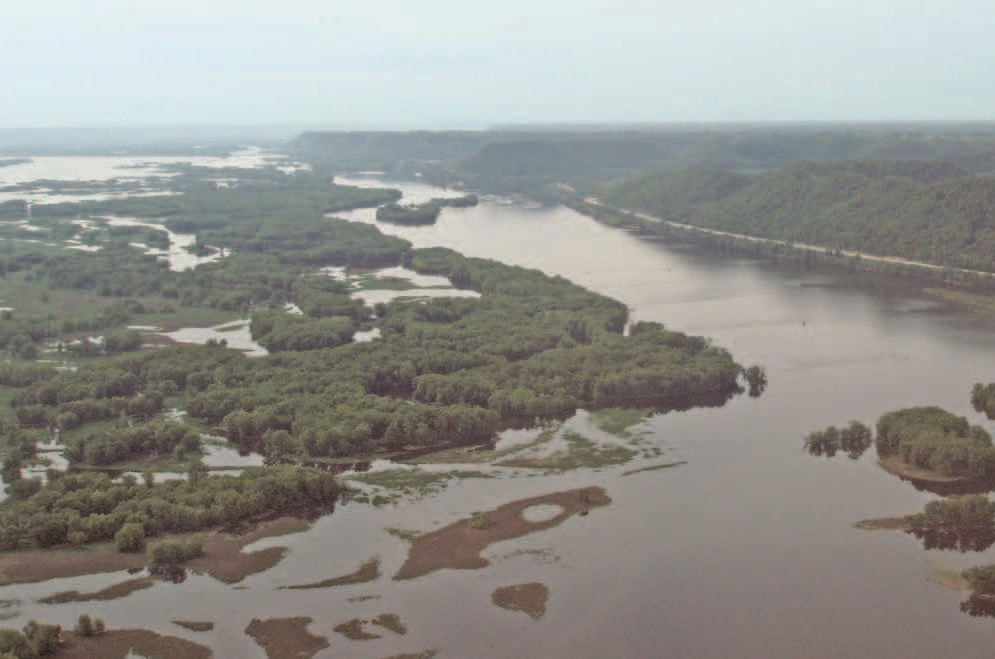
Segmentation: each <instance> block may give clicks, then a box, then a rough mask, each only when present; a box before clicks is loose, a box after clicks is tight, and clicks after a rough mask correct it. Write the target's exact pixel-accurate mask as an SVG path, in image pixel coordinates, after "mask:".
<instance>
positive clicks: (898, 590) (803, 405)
mask: <svg viewBox="0 0 995 659" xmlns="http://www.w3.org/2000/svg"><path fill="white" fill-rule="evenodd" d="M337 182H339V183H344V184H354V185H364V186H376V187H383V186H385V185H387V186H389V187H396V188H398V189H401V190H402V191H403V192H404V193H405V197H406V200H409V201H410V200H420V201H424V200H426V199H428V198H431V197H432V196H441V194H442V193H441V191H439V190H438V189H434V188H431V187H430V186H427V185H424V184H416V183H407V182H405V183H401V182H393V181H391V182H387V183H385V181H384V179H380V178H376V177H371V176H357V177H339V178H337ZM336 215H337V216H339V217H345V218H348V219H352V220H356V221H366V222H374V219H373V217H374V211H373V210H372V209H368V210H359V211H353V212H348V213H339V214H336ZM378 226H380V228H381V229H382V230H383V231H384V232H385V233H390V234H394V235H399V236H402V237H404V238H406V239H408V240H410V241H412V242H413V243H414V244H415V246H417V247H427V246H446V247H451V248H453V249H455V250H458V251H460V252H462V253H464V254H467V255H469V256H480V257H488V258H494V259H497V260H499V261H503V262H506V263H510V264H515V265H522V266H527V267H535V268H539V269H541V270H543V271H544V272H546V273H549V274H558V275H562V276H564V277H566V278H567V279H570V280H571V281H573V282H575V283H578V284H581V285H583V286H586V287H588V288H591V289H593V290H596V291H598V292H600V293H603V294H605V295H609V296H611V297H614V298H617V299H619V300H622V301H623V302H625V303H626V304H627V305H629V306H630V307H631V308H632V310H633V311H632V316H633V318H634V319H637V320H655V321H660V322H663V323H665V324H666V325H667V326H668V327H670V328H672V329H676V330H680V331H684V332H688V333H692V334H702V335H706V336H709V337H711V338H712V339H714V341H715V342H716V343H717V344H719V345H721V346H723V347H726V348H728V349H729V350H730V351H731V352H732V354H733V355H734V357H735V358H736V359H737V361H739V362H740V363H742V364H744V365H750V364H754V363H759V364H762V365H764V366H765V367H766V369H767V373H768V376H769V379H770V384H769V386H768V388H767V390H766V392H765V393H764V394H763V395H762V396H761V397H760V398H756V399H754V398H749V397H748V396H746V395H745V394H744V395H741V396H738V397H736V398H734V399H733V400H732V401H731V402H729V403H728V404H726V405H725V406H724V407H722V408H707V409H695V410H691V411H687V412H671V413H668V414H664V415H657V416H654V417H652V418H650V419H649V421H648V422H647V423H646V424H645V425H644V426H643V428H645V430H647V431H649V434H648V437H647V440H646V441H647V442H648V443H649V445H653V446H659V447H660V448H662V449H663V451H664V453H663V456H662V457H661V459H665V460H666V461H668V462H670V461H683V460H686V461H687V464H684V465H682V466H679V467H675V468H672V469H666V470H663V471H655V472H644V473H640V474H635V475H632V476H630V477H622V471H623V469H622V468H606V469H601V470H597V471H590V470H583V469H580V470H574V471H568V472H564V473H561V474H551V475H547V474H543V475H537V476H534V477H528V474H529V472H528V471H527V470H517V471H515V472H514V473H512V470H508V472H509V473H506V474H504V475H503V476H502V477H500V478H490V479H476V478H474V479H462V480H458V479H454V480H453V481H451V482H450V483H449V485H448V487H447V488H446V489H445V490H443V491H441V492H440V493H438V494H434V495H431V496H427V497H424V498H421V499H418V500H408V499H404V500H401V501H400V502H399V503H397V504H396V505H387V506H383V507H379V508H376V507H373V506H371V505H366V504H361V503H355V502H353V503H348V504H346V505H342V506H340V507H339V508H338V509H337V510H336V512H335V513H334V514H333V515H331V516H327V517H325V518H322V519H321V520H319V521H318V522H317V523H316V524H315V526H314V527H313V528H312V529H311V530H310V531H307V532H305V533H300V534H296V535H290V536H286V537H279V538H271V539H268V540H264V541H261V542H259V543H257V544H256V545H254V546H251V547H250V549H256V548H262V547H266V546H287V547H289V548H290V552H289V554H288V555H287V557H286V558H285V559H284V560H283V561H282V562H281V563H279V564H278V565H276V566H275V567H274V568H272V569H270V570H268V571H266V572H263V573H260V574H256V575H253V576H250V577H249V578H248V579H246V580H245V581H244V582H243V583H242V584H239V585H238V586H237V587H234V588H233V587H232V586H227V585H224V584H221V583H219V582H217V581H215V580H213V579H211V578H210V577H207V576H201V575H190V576H189V577H188V578H187V579H186V581H185V582H183V583H180V584H171V583H157V584H156V585H155V586H154V587H152V588H149V589H146V590H142V591H138V592H136V593H134V594H132V595H130V596H129V597H127V598H124V599H118V600H110V601H106V602H99V603H81V604H64V605H38V604H34V603H33V602H34V600H36V599H37V598H38V597H41V596H45V595H49V594H51V593H53V592H57V591H65V590H70V589H78V590H80V591H83V592H88V591H96V590H99V589H100V588H103V587H105V586H108V585H110V584H114V583H118V582H120V581H123V580H124V579H126V578H128V577H127V576H126V575H122V574H120V573H118V574H105V575H94V576H87V577H80V578H75V579H62V580H58V581H49V582H44V583H39V584H27V585H14V586H7V587H4V588H0V599H4V598H17V599H20V600H21V601H22V603H23V612H22V615H21V616H19V617H18V618H17V619H15V621H14V622H16V623H17V625H18V626H20V625H22V624H24V623H25V622H26V621H27V620H28V619H29V618H31V617H36V618H38V619H39V620H45V621H51V622H59V623H61V624H63V625H68V624H71V623H72V622H73V621H74V620H75V618H76V616H78V615H79V613H82V612H94V611H99V612H100V615H102V616H103V617H104V618H105V619H106V620H107V621H108V624H109V625H110V626H112V627H117V628H120V627H146V628H150V629H155V630H157V631H160V632H163V633H168V634H172V635H176V636H183V637H185V638H189V639H191V640H195V641H197V642H200V643H206V644H209V645H211V646H212V647H213V648H214V649H215V651H216V652H217V653H218V655H219V656H222V657H235V656H258V655H260V654H261V650H260V648H259V647H258V646H257V645H256V644H255V643H254V642H253V641H252V639H251V638H249V637H248V636H246V635H245V634H244V633H243V631H242V630H244V628H245V626H246V624H248V622H249V620H250V619H252V618H253V617H257V618H270V617H288V616H310V617H312V618H314V622H313V623H311V625H310V626H309V629H310V630H311V631H312V633H316V634H320V635H323V636H328V637H329V642H330V644H331V646H330V647H329V648H328V649H326V650H324V651H322V652H320V653H319V654H318V655H317V656H328V657H343V656H345V657H351V656H356V657H382V656H387V655H390V654H394V653H398V652H415V651H422V650H427V649H429V648H437V649H439V651H440V656H443V657H487V656H494V657H523V656H535V657H624V656H628V657H649V656H664V655H666V656H694V657H718V656H755V657H771V656H794V657H797V656H806V657H813V656H837V657H838V656H899V655H901V656H922V657H935V656H953V655H960V656H979V655H984V656H987V655H990V654H991V647H992V641H993V639H995V620H992V619H989V618H972V617H969V616H967V615H965V614H964V613H961V611H960V609H959V603H960V602H961V601H962V600H964V599H965V598H966V593H962V592H957V591H954V590H950V589H948V588H947V587H945V586H942V585H939V584H938V583H935V582H934V581H931V578H932V577H933V576H934V573H935V571H936V565H937V564H936V561H935V560H931V559H935V558H939V559H942V561H945V562H946V563H949V565H950V566H954V567H958V568H959V567H960V566H969V565H977V564H984V563H989V562H993V560H995V551H993V550H989V551H988V552H983V553H980V554H966V555H961V554H955V553H951V552H935V551H934V552H926V551H924V550H923V549H922V546H921V544H920V543H919V541H917V540H916V539H915V538H913V537H912V536H909V535H906V534H903V533H900V532H895V531H863V530H857V529H854V528H853V527H852V524H853V523H854V522H856V521H858V520H861V519H865V518H869V517H884V516H893V515H904V514H907V513H912V512H917V511H919V510H920V509H921V508H922V506H923V504H924V503H925V502H926V501H929V500H931V499H932V498H934V497H933V495H930V494H927V493H923V492H918V491H916V490H915V489H914V488H913V487H912V486H911V485H910V484H909V483H907V482H903V481H901V480H900V479H898V478H897V477H895V476H892V475H889V474H887V473H885V472H884V471H882V470H881V469H880V468H878V467H877V465H876V464H875V455H874V451H873V449H872V450H870V451H868V452H867V453H866V454H865V455H864V456H863V458H861V459H860V460H858V461H851V460H849V459H848V458H846V457H845V455H842V454H841V455H840V456H838V457H836V458H835V459H825V458H814V457H811V456H809V455H807V454H806V453H804V452H803V451H802V436H803V435H804V434H806V433H807V432H809V431H811V430H814V429H818V428H822V427H825V426H826V425H828V424H831V423H833V424H836V425H842V424H845V423H846V422H847V421H849V420H850V419H858V420H861V421H863V422H865V423H867V424H869V425H871V424H873V422H874V421H875V420H876V419H877V417H878V416H879V415H880V414H882V413H883V412H885V411H888V410H890V409H894V408H898V407H904V406H910V405H925V404H939V405H943V406H945V407H947V408H948V409H950V410H951V411H954V412H956V413H958V414H964V415H967V416H968V417H969V418H970V419H971V421H972V422H973V423H980V424H982V425H984V426H985V427H986V428H988V429H989V430H992V429H995V428H993V424H991V423H990V422H988V421H986V420H984V419H983V417H980V416H979V415H978V414H976V413H974V412H973V410H971V408H970V405H969V401H968V395H969V390H970V387H971V385H972V384H973V383H974V382H976V381H985V382H988V381H991V380H995V332H993V329H995V327H993V326H992V325H991V324H990V323H986V322H985V321H982V320H979V319H977V318H975V317H973V316H970V315H967V314H965V313H961V312H958V311H955V310H950V309H948V308H946V307H943V306H942V305H940V304H939V303H935V302H932V301H930V300H928V299H926V298H923V297H921V296H918V295H917V294H915V293H912V292H902V291H901V290H898V288H897V286H893V287H892V290H890V291H884V292H882V291H881V290H871V289H869V288H867V287H865V288H854V287H853V284H854V282H853V281H852V280H847V279H845V278H844V277H843V276H831V275H825V274H806V273H799V272H796V271H791V270H787V269H782V268H779V267H776V266H773V265H771V264H767V263H762V262H754V261H747V260H743V259H733V258H728V257H717V256H712V255H707V254H703V253H701V252H699V251H696V250H692V249H690V248H687V247H683V246H679V245H675V246H668V245H663V244H658V243H654V242H650V241H647V240H643V239H640V238H637V237H635V236H633V235H631V234H628V233H626V232H624V231H620V230H617V229H611V228H607V227H604V226H602V225H600V224H597V223H596V222H594V221H593V220H591V219H589V218H586V217H584V216H581V215H579V214H577V213H576V212H574V211H572V210H569V209H566V208H556V209H534V208H529V207H525V206H522V205H516V204H507V203H504V202H503V201H501V200H489V199H486V198H485V199H483V200H482V201H481V204H480V205H479V206H477V207H475V208H468V209H452V208H446V209H444V210H443V211H442V215H441V217H440V219H439V221H438V222H437V224H435V225H434V226H428V227H416V228H415V227H398V226H394V225H389V224H382V223H378ZM570 423H573V424H577V425H579V426H584V424H585V423H586V421H585V415H583V414H581V415H578V418H575V419H574V420H573V421H571V422H570ZM585 432H590V433H591V434H594V433H596V432H597V431H596V430H593V429H590V428H585ZM659 461H660V460H657V462H659ZM637 466H641V465H637ZM474 468H475V467H474ZM516 474H517V475H516ZM588 485H600V486H602V487H604V488H605V490H606V491H607V493H608V495H609V496H610V497H611V498H612V500H613V501H612V503H611V504H610V505H608V506H605V507H601V508H598V509H596V510H593V511H592V512H591V514H590V515H588V516H584V517H579V516H578V517H572V518H570V519H568V520H566V521H565V522H564V523H563V524H562V525H560V526H556V527H554V528H551V529H548V530H545V531H541V532H539V533H535V534H532V535H528V536H525V537H523V538H520V539H517V540H509V541H505V542H502V543H499V544H496V545H492V546H491V547H490V548H489V549H487V550H486V551H485V552H484V554H483V555H484V556H485V557H486V558H488V559H489V560H490V561H491V564H490V565H489V566H487V567H484V568H481V569H479V570H442V571H439V572H434V573H432V574H428V575H426V576H422V577H419V578H416V579H412V580H409V581H392V580H391V577H392V576H393V575H394V574H395V573H396V572H397V570H398V568H399V567H400V565H401V564H402V563H403V562H404V559H405V556H406V554H407V547H408V544H407V542H405V541H404V540H402V539H400V538H398V537H395V536H394V535H391V534H389V533H387V532H386V531H385V529H387V528H391V527H395V528H401V529H405V530H411V531H418V532H423V531H431V530H434V529H437V528H441V527H443V526H445V525H447V524H449V523H451V522H453V521H455V520H457V519H462V518H465V517H467V516H468V515H470V514H471V513H473V512H475V511H483V510H490V509H493V508H495V507H497V506H499V505H501V504H504V503H508V502H510V501H514V500H517V499H522V498H526V497H531V496H536V495H541V494H546V493H549V492H556V491H560V490H567V489H571V488H575V487H583V486H588ZM373 557H379V558H380V561H381V572H382V575H383V576H381V577H380V578H379V579H378V580H377V581H374V582H370V583H365V584H357V585H350V586H342V587H336V588H325V589H314V590H278V589H277V587H279V586H285V585H290V584H301V583H308V582H314V581H318V580H321V579H326V578H329V577H334V576H338V575H342V574H346V573H348V572H351V571H353V570H355V569H356V568H357V567H359V566H360V565H361V564H363V563H364V562H365V561H368V560H369V559H371V558H373ZM530 581H538V582H542V583H543V584H545V585H546V586H548V588H549V601H548V603H547V605H546V614H545V616H544V617H543V618H542V619H541V620H538V621H536V620H533V619H531V618H530V617H528V616H526V615H523V614H522V613H520V612H514V611H508V610H504V609H501V608H498V607H496V606H494V605H493V604H492V603H491V593H492V591H494V590H495V588H498V587H501V586H507V585H511V584H521V583H525V582H530ZM367 595H376V596H379V597H380V598H379V599H369V600H363V601H352V602H350V601H349V598H356V597H361V596H367ZM381 612H392V613H396V614H398V615H399V616H400V618H401V620H402V621H403V623H404V625H405V626H406V627H407V630H408V631H407V634H406V635H403V636H401V635H397V634H393V633H390V632H384V633H383V638H380V639H375V640H370V641H364V642H355V641H349V640H346V639H345V638H344V637H342V636H340V635H338V634H335V633H333V632H332V628H333V627H334V626H335V625H337V624H339V623H341V622H344V621H346V620H348V619H350V618H354V617H360V618H370V617H372V616H375V615H377V614H378V613H381ZM176 618H181V619H187V620H212V621H214V622H216V625H217V626H216V628H215V630H214V631H213V632H211V633H196V632H190V631H186V630H183V629H180V628H178V627H176V626H174V625H171V624H170V622H169V621H170V620H171V619H176Z"/></svg>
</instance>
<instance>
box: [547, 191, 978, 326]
mask: <svg viewBox="0 0 995 659" xmlns="http://www.w3.org/2000/svg"><path fill="white" fill-rule="evenodd" d="M560 201H561V203H563V204H564V205H566V206H568V207H569V208H571V209H573V210H576V211H577V212H579V213H581V214H583V215H587V216H588V217H591V218H592V219H594V220H597V221H598V222H602V223H605V224H608V225H609V226H614V227H616V228H620V229H623V230H627V231H630V232H633V233H636V234H639V235H641V236H643V237H659V238H665V239H667V240H672V241H677V242H687V243H691V244H696V245H701V246H703V247H707V248H710V249H714V250H716V251H719V252H723V253H739V254H747V255H750V256H761V257H767V258H773V259H775V260H783V261H791V262H801V263H804V264H805V265H806V266H808V267H813V268H814V267H829V268H832V269H836V270H844V271H847V272H867V273H882V274H889V275H894V276H898V277H902V278H911V279H916V280H922V281H924V282H931V283H933V284H939V285H941V286H944V287H949V288H950V289H954V290H960V291H971V292H975V293H976V292H987V291H995V274H993V273H990V272H985V271H983V270H970V269H966V268H955V267H949V266H943V265H939V264H935V263H928V262H924V261H915V260H911V259H904V258H900V257H896V256H886V255H877V254H870V253H867V252H860V251H855V250H847V249H840V248H835V247H828V246H825V245H813V244H806V243H798V242H794V241H788V240H778V239H774V238H763V237H759V236H752V235H748V234H741V233H733V232H729V231H721V230H718V229H710V228H708V227H702V226H698V225H694V224H686V223H682V222H675V221H673V220H668V219H666V218H661V217H657V216H655V215H651V214H650V213H645V212H642V211H634V210H629V209H623V208H616V207H613V206H610V205H608V204H605V203H604V202H602V201H601V200H600V199H598V198H597V197H581V196H580V195H578V194H576V193H575V192H573V191H572V190H570V189H567V188H561V198H560ZM936 297H940V296H936ZM982 297H986V296H982ZM952 298H953V296H951V297H948V298H947V300H948V301H958V302H961V303H964V302H965V299H959V300H954V299H952ZM968 306H971V307H972V310H974V308H975V307H977V306H979V304H978V302H975V303H974V305H968ZM980 306H983V307H988V306H989V305H988V304H984V303H982V304H981V305H980ZM993 313H995V312H993Z"/></svg>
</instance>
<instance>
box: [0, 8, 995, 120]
mask: <svg viewBox="0 0 995 659" xmlns="http://www.w3.org/2000/svg"><path fill="white" fill-rule="evenodd" d="M8 4H11V5H12V6H10V7H5V8H4V18H3V22H2V23H0V58H3V60H4V61H6V62H9V63H11V66H9V67H8V69H9V71H7V72H5V73H6V75H5V77H4V102H3V103H2V104H0V126H10V127H25V128H27V127H75V126H119V125H128V126H162V125H185V126H190V125H198V126H202V125H218V124H226V125H230V124H231V122H232V121H235V122H237V123H239V124H242V125H249V126H274V125H288V124H292V125H304V126H322V127H340V128H342V129H346V128H349V129H357V128H367V129H384V128H390V129H393V130H402V129H407V130H410V129H433V130H439V129H444V128H460V129H480V130H482V129H485V128H486V127H489V126H497V125H500V126H519V125H536V124H539V125H542V124H567V125H576V124H619V123H626V124H628V123H634V124H658V123H670V122H677V123H688V122H691V123H710V122H721V123H752V122H757V121H760V122H767V121H786V122H813V121H814V122H837V121H842V122H881V121H915V122H926V121H957V122H973V121H979V122H984V121H992V120H995V93H993V91H992V87H991V84H990V81H991V79H992V73H993V68H992V66H993V65H992V63H993V62H995V40H993V39H992V38H991V35H992V34H993V33H995V5H993V3H991V2H990V0H951V1H950V2H947V3H944V4H942V5H937V4H936V3H935V2H934V1H933V0H901V1H899V0H874V2H867V1H866V0H836V1H835V2H825V1H824V0H820V1H818V2H815V1H808V2H804V1H803V2H799V1H798V0H699V2H696V3H684V2H673V1H671V2H666V1H665V2H649V1H648V0H615V1H614V2H611V3H609V2H607V1H606V0H570V1H569V2H568V1H567V0H542V1H541V2H536V1H535V0H505V2H503V3H501V5H500V6H499V7H476V6H467V5H466V4H465V3H462V2H457V1H456V0H423V1H422V2H418V3H411V2H403V1H402V0H374V1H372V2H371V1H370V0H336V2H334V3H327V2H326V3H322V2H317V0H284V1H283V2H281V3H272V2H267V1H266V0H237V1H236V0H169V1H168V2H167V1H166V0H146V1H143V2H138V3H136V2H129V3H126V2H122V1H121V0H87V1H86V2H81V0H35V1H34V2H31V3H8ZM14 63H16V64H14ZM895 117H899V119H889V118H895ZM903 117H904V118H903Z"/></svg>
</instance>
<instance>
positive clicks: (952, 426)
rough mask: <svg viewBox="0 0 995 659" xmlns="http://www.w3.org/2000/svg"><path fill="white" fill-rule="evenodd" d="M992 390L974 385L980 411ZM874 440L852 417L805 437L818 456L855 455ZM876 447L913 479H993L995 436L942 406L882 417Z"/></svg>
mask: <svg viewBox="0 0 995 659" xmlns="http://www.w3.org/2000/svg"><path fill="white" fill-rule="evenodd" d="M993 390H995V386H992V385H982V384H976V385H975V386H974V388H973V390H972V395H971V400H972V403H973V405H974V407H975V409H976V410H978V411H979V412H985V411H986V408H985V406H986V405H987V404H988V403H989V399H988V397H987V396H988V394H990V392H991V391H993ZM988 418H992V415H990V414H989V415H988ZM871 443H872V433H871V430H870V429H869V428H868V427H867V426H865V425H864V424H862V423H860V422H859V421H851V422H850V424H849V425H848V426H847V427H845V428H842V429H838V428H836V427H835V426H830V427H828V428H826V429H825V430H822V431H815V432H812V433H809V434H808V435H807V436H806V437H805V449H806V450H807V451H808V452H809V453H811V454H812V455H817V456H821V455H826V456H828V457H832V456H834V455H835V454H836V453H837V452H839V451H843V452H845V453H847V454H848V455H849V456H850V457H851V458H854V459H856V458H859V457H860V456H861V455H863V453H864V451H866V450H867V449H868V448H870V446H871ZM873 445H874V446H875V449H876V451H877V455H878V460H879V464H880V465H881V466H882V467H884V468H885V469H886V470H888V471H890V472H892V473H895V474H897V475H899V476H902V477H907V478H909V479H911V480H913V481H918V482H923V483H930V482H932V483H953V482H960V483H963V484H971V483H973V484H974V486H975V487H981V488H986V487H987V486H990V485H991V484H993V483H995V447H993V445H992V437H991V434H990V433H989V432H988V431H987V430H985V429H984V428H982V427H981V426H979V425H971V423H970V422H969V421H968V420H967V418H965V417H962V416H957V415H955V414H952V413H951V412H948V411H946V410H944V409H943V408H940V407H936V406H926V407H909V408H905V409H900V410H895V411H892V412H888V413H886V414H884V415H882V416H881V417H880V418H879V419H878V421H877V423H876V434H874V435H873Z"/></svg>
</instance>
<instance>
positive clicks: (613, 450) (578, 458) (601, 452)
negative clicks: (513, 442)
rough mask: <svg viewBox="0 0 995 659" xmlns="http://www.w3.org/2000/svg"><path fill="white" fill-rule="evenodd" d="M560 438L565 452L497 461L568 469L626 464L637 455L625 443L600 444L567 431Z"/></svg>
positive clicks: (532, 466)
mask: <svg viewBox="0 0 995 659" xmlns="http://www.w3.org/2000/svg"><path fill="white" fill-rule="evenodd" d="M563 439H564V441H566V443H567V448H566V450H564V451H557V452H555V453H553V454H551V455H547V456H542V457H536V458H512V459H510V460H504V461H503V462H499V463H497V464H499V465H502V466H505V467H526V468H531V469H549V470H554V471H569V470H572V469H595V468H598V467H611V466H615V465H620V464H625V463H626V462H629V461H630V460H632V459H633V458H634V457H635V456H636V455H637V453H636V451H633V450H631V449H628V448H625V447H624V446H614V445H604V444H599V443H597V442H594V441H591V440H590V439H588V438H587V437H584V436H583V435H581V434H580V433H576V432H573V431H569V430H568V431H567V432H565V433H563Z"/></svg>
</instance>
